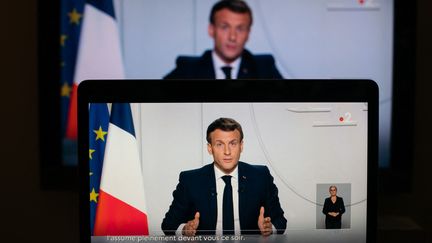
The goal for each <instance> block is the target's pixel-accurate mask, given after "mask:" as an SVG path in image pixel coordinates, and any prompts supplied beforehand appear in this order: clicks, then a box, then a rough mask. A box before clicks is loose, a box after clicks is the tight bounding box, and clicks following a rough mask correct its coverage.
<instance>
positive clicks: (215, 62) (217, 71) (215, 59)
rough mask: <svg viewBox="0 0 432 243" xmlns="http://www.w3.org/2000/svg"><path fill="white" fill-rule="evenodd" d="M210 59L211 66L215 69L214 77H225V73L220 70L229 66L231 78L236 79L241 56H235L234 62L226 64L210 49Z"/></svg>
mask: <svg viewBox="0 0 432 243" xmlns="http://www.w3.org/2000/svg"><path fill="white" fill-rule="evenodd" d="M212 59H213V68H214V70H215V75H216V79H225V73H224V72H223V71H222V67H226V66H230V67H231V68H232V69H231V78H232V79H237V76H238V73H239V69H240V62H241V57H239V58H237V59H236V60H235V61H234V62H232V63H230V64H226V63H225V62H224V61H222V59H221V58H220V57H219V56H218V55H217V54H216V52H215V51H212Z"/></svg>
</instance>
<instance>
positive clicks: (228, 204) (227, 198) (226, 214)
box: [222, 175, 234, 235]
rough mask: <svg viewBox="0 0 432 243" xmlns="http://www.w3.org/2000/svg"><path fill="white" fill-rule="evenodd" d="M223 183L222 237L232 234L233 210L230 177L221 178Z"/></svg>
mask: <svg viewBox="0 0 432 243" xmlns="http://www.w3.org/2000/svg"><path fill="white" fill-rule="evenodd" d="M222 180H224V182H225V189H224V193H223V203H222V212H223V215H222V230H223V234H224V235H233V234H234V209H233V198H232V186H231V176H229V175H226V176H222Z"/></svg>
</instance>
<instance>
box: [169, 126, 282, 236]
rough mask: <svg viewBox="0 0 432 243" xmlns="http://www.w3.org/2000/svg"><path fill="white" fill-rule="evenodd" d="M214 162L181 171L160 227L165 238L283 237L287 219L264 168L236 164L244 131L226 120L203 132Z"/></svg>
mask: <svg viewBox="0 0 432 243" xmlns="http://www.w3.org/2000/svg"><path fill="white" fill-rule="evenodd" d="M207 142H208V144H207V150H208V152H209V153H210V154H211V155H212V156H213V159H214V162H213V163H211V164H208V165H205V166H203V167H202V168H199V169H195V170H190V171H183V172H181V173H180V178H179V183H178V185H177V187H176V189H175V191H174V192H173V202H172V203H171V206H170V207H169V210H168V212H167V213H166V214H165V218H164V219H163V222H162V230H163V231H164V233H165V234H167V235H173V234H176V235H187V236H193V235H196V234H209V235H214V234H219V235H221V234H261V235H264V236H268V235H270V234H273V233H278V234H282V233H283V232H284V231H285V229H286V223H287V221H286V219H285V217H284V212H283V210H282V208H281V206H280V203H279V197H278V189H277V187H276V185H275V184H274V183H273V177H272V176H271V175H270V172H269V170H268V168H267V167H266V166H258V165H250V164H247V163H244V162H239V159H240V153H241V152H242V150H243V131H242V128H241V126H240V124H239V123H238V122H236V121H235V120H233V119H231V118H219V119H217V120H215V121H214V122H213V123H211V124H210V125H209V127H208V128H207Z"/></svg>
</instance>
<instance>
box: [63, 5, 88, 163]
mask: <svg viewBox="0 0 432 243" xmlns="http://www.w3.org/2000/svg"><path fill="white" fill-rule="evenodd" d="M84 4H85V0H62V1H61V4H60V5H61V9H60V36H59V40H60V43H59V44H60V48H61V50H60V58H61V60H60V63H59V68H60V80H59V82H60V87H61V89H60V90H59V92H60V94H61V98H60V99H61V101H60V102H61V103H60V104H61V108H60V109H61V110H60V112H61V134H62V138H63V162H64V163H65V164H68V165H76V164H77V161H78V160H77V156H76V154H77V153H76V151H77V141H75V140H69V139H66V138H64V134H65V131H66V124H67V121H68V113H69V105H70V96H71V92H72V87H73V83H74V80H73V78H74V73H75V64H76V59H77V53H78V43H79V37H80V32H81V26H82V20H83V15H84V13H83V11H84Z"/></svg>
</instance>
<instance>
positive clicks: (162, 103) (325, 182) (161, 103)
mask: <svg viewBox="0 0 432 243" xmlns="http://www.w3.org/2000/svg"><path fill="white" fill-rule="evenodd" d="M170 82H171V84H168V82H165V81H159V82H153V81H149V80H143V81H141V82H138V81H123V82H122V81H109V82H108V81H106V82H105V83H104V82H103V81H89V82H87V84H86V85H84V87H83V88H81V90H84V91H83V92H81V90H80V95H81V94H82V95H81V96H80V97H81V99H80V105H81V106H80V114H81V112H83V115H82V116H80V127H79V128H80V152H82V153H85V155H86V156H80V158H81V163H80V175H81V177H82V178H81V182H82V186H81V195H82V198H81V200H80V202H81V216H82V217H81V221H82V222H81V223H82V227H81V229H82V230H81V233H82V237H81V239H83V241H86V242H111V241H118V240H121V241H126V242H135V241H150V242H177V241H198V242H205V241H227V242H234V241H235V242H237V241H243V240H246V241H257V240H262V239H265V238H267V239H268V240H274V241H276V242H310V241H313V242H346V241H350V242H368V241H369V240H371V237H374V233H373V231H374V227H375V225H374V223H373V222H374V220H375V215H374V207H375V205H374V202H373V201H374V197H375V196H374V189H373V188H374V186H373V185H374V184H375V182H374V180H373V179H371V177H372V176H371V175H372V174H373V173H374V167H375V166H377V165H376V148H375V147H374V146H376V141H374V139H376V134H374V132H376V131H375V129H376V126H377V125H376V121H374V119H377V117H376V114H375V113H376V112H377V110H376V106H377V104H376V99H377V97H374V96H375V94H376V93H375V92H374V91H376V88H375V86H374V85H373V83H372V82H371V81H364V80H363V81H358V80H357V81H350V80H337V81H329V80H325V81H320V80H301V81H300V80H290V81H280V80H279V81H265V82H264V81H254V82H252V81H250V82H246V81H245V82H243V81H240V82H238V83H237V84H236V86H232V87H229V84H227V85H228V86H227V85H225V84H224V82H225V81H223V82H221V81H217V82H216V81H209V80H205V81H201V83H199V82H198V81H197V82H195V81H193V82H192V81H187V82H186V81H170ZM276 82H279V83H276ZM348 84H350V85H348ZM98 87H99V88H100V89H105V95H104V94H103V93H104V92H101V91H100V90H99V89H98ZM191 87H194V91H190V90H189V91H188V89H189V88H191ZM210 87H222V88H216V89H209V88H210ZM227 87H229V88H227ZM111 88H112V89H111ZM96 90H98V91H96ZM330 90H331V91H330ZM239 91H241V92H239ZM295 91H297V92H295ZM339 92H341V93H339ZM350 92H351V93H350ZM218 93H219V94H218ZM203 94H207V95H203ZM226 175H228V176H229V177H230V182H229V183H227V182H226V181H225V179H224V178H223V177H224V176H226ZM88 193H90V194H88ZM227 205H228V206H227ZM227 208H229V209H230V210H227ZM371 227H372V228H371Z"/></svg>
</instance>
